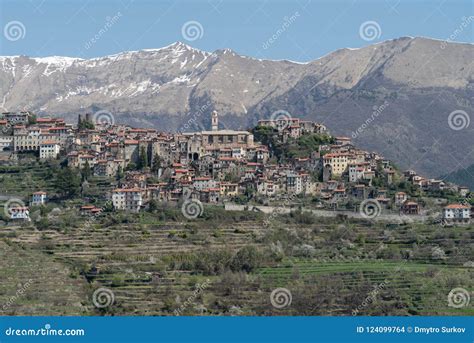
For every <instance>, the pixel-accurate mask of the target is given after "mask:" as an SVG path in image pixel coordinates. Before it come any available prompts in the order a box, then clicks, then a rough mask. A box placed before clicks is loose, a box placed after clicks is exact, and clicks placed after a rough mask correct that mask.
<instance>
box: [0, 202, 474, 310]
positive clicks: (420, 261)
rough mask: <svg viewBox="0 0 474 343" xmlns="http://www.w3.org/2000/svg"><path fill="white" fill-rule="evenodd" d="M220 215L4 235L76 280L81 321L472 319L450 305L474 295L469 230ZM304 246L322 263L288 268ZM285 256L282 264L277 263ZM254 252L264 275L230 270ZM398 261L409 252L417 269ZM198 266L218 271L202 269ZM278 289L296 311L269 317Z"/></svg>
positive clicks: (79, 224)
mask: <svg viewBox="0 0 474 343" xmlns="http://www.w3.org/2000/svg"><path fill="white" fill-rule="evenodd" d="M217 214H218V216H221V215H224V216H227V217H228V218H227V220H222V218H221V217H218V218H208V219H198V220H196V221H181V220H165V221H163V220H162V219H160V218H162V215H157V214H148V213H143V214H140V215H127V216H123V217H120V218H115V217H114V216H115V215H111V216H112V217H110V215H104V217H101V218H97V219H96V220H94V221H90V220H88V219H87V218H83V217H77V218H76V219H75V220H74V223H75V225H74V226H73V227H68V228H67V229H66V230H61V229H58V228H55V227H54V226H52V227H53V228H54V229H47V230H42V231H40V230H37V229H36V228H35V227H34V224H29V225H26V226H24V227H15V226H9V227H7V228H4V229H2V233H1V235H2V237H4V239H5V240H6V241H8V242H9V243H10V245H11V246H14V247H24V248H25V249H28V250H30V251H34V252H35V253H36V254H39V255H41V256H45V257H47V258H48V260H50V261H54V263H56V264H58V265H61V266H63V268H65V269H66V270H69V275H68V278H69V279H71V278H72V280H76V281H77V282H78V283H80V285H79V286H78V289H80V290H83V291H82V293H81V294H82V295H83V296H82V298H81V301H80V302H81V306H80V310H79V308H68V309H67V311H72V312H74V311H76V313H80V312H81V311H82V312H81V313H84V312H85V313H87V314H107V315H109V314H113V315H124V314H126V315H133V314H136V315H163V314H165V315H173V314H174V313H175V312H174V311H175V310H177V309H178V308H181V307H182V306H183V304H186V306H185V307H184V308H183V309H182V310H180V314H186V315H198V314H204V313H206V314H209V315H219V314H226V315H229V314H231V315H232V314H237V315H238V314H246V315H254V314H255V315H351V314H354V311H355V310H356V312H355V313H356V314H358V315H370V314H378V315H384V314H392V315H424V314H426V315H428V314H438V315H440V314H443V315H461V314H473V309H472V306H471V307H464V308H460V309H456V308H452V307H449V306H448V303H447V294H448V293H449V292H450V290H451V289H452V288H455V287H464V288H468V289H470V290H471V291H472V280H473V269H472V267H469V265H466V266H463V265H464V264H465V263H466V262H467V261H470V260H473V259H474V257H473V256H472V249H471V248H472V239H470V238H468V237H470V235H471V231H472V228H454V229H452V231H451V232H450V234H449V235H448V236H450V237H451V238H449V237H447V236H446V235H442V234H441V233H440V232H437V231H436V230H437V228H433V227H432V228H427V227H399V228H397V229H392V230H387V229H384V228H383V227H378V226H377V227H368V226H367V225H365V223H355V222H350V223H349V222H345V223H339V224H334V223H332V222H330V221H327V222H324V220H321V221H320V222H319V223H317V224H312V225H302V224H294V223H290V222H287V218H280V219H279V220H278V221H277V222H276V223H274V225H272V226H271V227H264V226H263V225H262V221H263V217H261V215H260V214H252V216H253V217H252V218H250V219H249V218H247V219H245V216H246V215H247V214H244V213H227V212H226V213H222V212H221V210H219V211H217ZM68 217H70V216H68ZM124 221H125V222H124ZM86 223H87V224H86ZM301 243H304V244H311V246H313V247H314V251H312V252H311V254H309V255H306V256H300V257H297V256H290V255H291V252H292V251H293V252H294V249H295V247H297V246H299V245H301ZM278 244H280V246H281V249H280V250H282V251H283V252H284V253H283V255H284V256H282V258H275V259H272V258H269V257H268V256H269V255H271V254H272V252H271V251H272V249H273V250H274V248H275V246H277V245H278ZM249 245H250V246H253V247H255V248H256V249H259V250H261V251H263V252H264V255H265V257H264V258H263V259H262V261H261V262H260V263H259V264H258V267H256V268H253V269H252V270H249V271H238V270H231V269H232V268H230V269H229V265H230V264H229V262H230V261H231V259H233V258H234V256H235V255H236V253H237V252H238V251H239V250H241V249H243V248H245V247H247V246H249ZM439 246H443V247H444V248H443V252H444V253H445V256H444V257H442V258H433V256H432V254H433V252H432V251H433V247H439ZM292 249H293V250H292ZM277 250H278V249H277ZM395 250H396V251H397V252H398V251H399V252H402V253H403V252H405V251H406V254H407V256H409V258H406V259H405V258H403V254H401V253H399V254H398V255H397V254H395V253H394V251H395ZM387 251H388V252H387ZM293 255H297V254H296V253H294V254H293ZM11 263H12V264H13V265H15V263H14V261H12V262H11ZM200 263H202V264H203V265H206V266H207V265H211V267H209V268H205V269H202V268H201V267H202V266H200ZM64 277H65V276H64ZM12 284H13V283H11V285H10V286H12ZM204 284H205V285H206V287H205V289H204V290H201V291H198V292H197V295H196V290H199V288H200V286H199V285H201V286H202V285H204ZM49 285H50V284H49V283H48V284H46V286H45V287H47V288H48V287H51V286H49ZM101 287H106V288H108V289H110V290H111V291H112V292H113V294H114V303H113V305H111V306H109V307H107V308H97V307H95V306H94V305H93V303H92V293H93V291H94V290H96V289H98V288H101ZM277 287H284V288H286V289H288V290H289V291H290V292H291V294H292V303H291V305H290V306H288V307H285V308H282V309H278V308H275V307H274V306H272V304H271V302H270V294H271V292H272V291H273V290H274V289H275V288H277ZM374 290H376V291H377V292H376V293H377V294H376V296H375V297H372V295H373V293H374ZM368 297H369V298H370V299H369V300H370V304H369V305H367V304H366V303H367V298H368ZM189 299H191V300H192V301H190V302H191V303H192V304H191V305H189V304H188V302H186V301H187V300H189ZM364 304H365V305H364ZM65 311H66V310H65ZM58 313H62V312H59V311H58Z"/></svg>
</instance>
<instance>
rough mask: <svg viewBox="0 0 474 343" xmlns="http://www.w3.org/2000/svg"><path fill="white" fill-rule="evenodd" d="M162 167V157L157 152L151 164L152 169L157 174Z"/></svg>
mask: <svg viewBox="0 0 474 343" xmlns="http://www.w3.org/2000/svg"><path fill="white" fill-rule="evenodd" d="M160 168H161V157H160V156H159V155H158V154H155V157H154V158H153V164H152V166H151V171H152V172H153V173H155V174H158V172H159V170H160Z"/></svg>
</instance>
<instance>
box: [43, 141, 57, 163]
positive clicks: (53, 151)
mask: <svg viewBox="0 0 474 343" xmlns="http://www.w3.org/2000/svg"><path fill="white" fill-rule="evenodd" d="M60 149H61V148H60V146H59V143H57V142H55V141H44V142H43V143H41V144H40V158H41V159H53V158H56V157H57V156H58V155H59V151H60Z"/></svg>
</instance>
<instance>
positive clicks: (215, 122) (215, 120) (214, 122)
mask: <svg viewBox="0 0 474 343" xmlns="http://www.w3.org/2000/svg"><path fill="white" fill-rule="evenodd" d="M211 128H212V131H217V130H219V117H218V116H217V111H212V117H211Z"/></svg>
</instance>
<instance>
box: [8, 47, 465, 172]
mask: <svg viewBox="0 0 474 343" xmlns="http://www.w3.org/2000/svg"><path fill="white" fill-rule="evenodd" d="M473 57H474V46H473V45H471V44H457V43H446V42H442V41H436V40H431V39H425V38H400V39H396V40H391V41H386V42H383V43H379V44H375V45H371V46H367V47H364V48H361V49H341V50H337V51H335V52H333V53H331V54H329V55H326V56H324V57H322V58H320V59H317V60H315V61H312V62H309V63H294V62H290V61H269V60H258V59H254V58H249V57H245V56H240V55H238V54H237V53H235V52H233V51H232V50H228V49H226V50H217V51H215V52H213V53H208V52H204V51H200V50H197V49H194V48H192V47H189V46H187V45H185V44H183V43H175V44H172V45H170V46H167V47H164V48H161V49H149V50H141V51H133V52H124V53H120V54H116V55H111V56H106V57H101V58H94V59H89V60H84V59H79V58H68V57H47V58H30V57H25V56H15V57H0V81H1V82H0V106H1V107H2V110H4V111H5V110H9V111H17V110H22V109H26V110H33V111H36V112H38V113H40V114H51V115H55V116H64V117H66V118H68V119H69V120H70V121H73V120H75V117H76V116H77V114H78V113H85V112H91V113H93V112H96V111H98V110H107V111H109V112H111V113H113V114H114V116H115V119H116V122H125V123H129V124H131V125H134V126H145V127H150V126H153V127H156V128H158V129H162V130H184V129H185V128H188V127H189V129H188V130H192V129H200V128H207V127H209V125H210V113H211V112H212V111H213V110H217V111H218V112H219V114H220V122H221V125H222V126H224V127H227V128H236V129H237V128H248V127H250V126H252V125H254V124H255V123H256V121H257V120H258V119H260V118H268V117H270V116H271V114H272V113H273V112H274V111H276V110H286V111H288V112H289V113H290V114H291V115H292V116H294V117H301V118H305V119H311V120H315V121H320V122H323V123H324V124H326V125H327V126H328V127H329V129H330V130H331V132H333V133H334V134H336V135H346V136H352V137H353V138H354V141H355V143H356V144H358V145H359V146H361V147H362V148H366V149H369V150H374V151H378V152H380V153H382V154H384V155H385V156H386V157H387V158H389V159H392V160H394V161H396V162H397V163H398V164H399V165H400V166H401V167H403V168H413V169H416V170H418V171H420V172H423V173H426V174H427V175H430V176H435V175H440V174H446V173H449V172H451V171H453V170H455V169H459V168H462V167H466V166H468V165H470V164H472V163H474V152H473V151H472V149H473V147H474V134H473V133H474V122H473V123H471V124H470V125H469V126H466V127H464V128H463V129H461V130H453V129H452V128H451V127H450V125H449V122H448V116H449V114H450V113H451V112H453V111H455V110H462V111H465V112H466V113H467V115H468V118H467V119H468V120H471V119H472V121H474V111H473V98H474V96H473V95H474V69H473V65H474V58H473ZM191 118H195V119H196V122H195V124H190V125H185V123H190V121H189V120H190V119H191ZM191 123H194V120H192V121H191Z"/></svg>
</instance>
